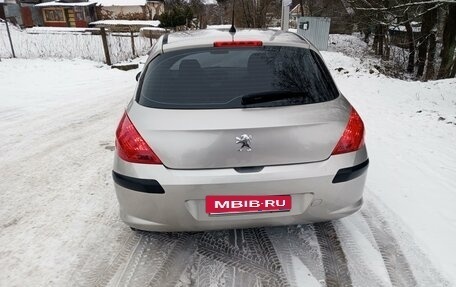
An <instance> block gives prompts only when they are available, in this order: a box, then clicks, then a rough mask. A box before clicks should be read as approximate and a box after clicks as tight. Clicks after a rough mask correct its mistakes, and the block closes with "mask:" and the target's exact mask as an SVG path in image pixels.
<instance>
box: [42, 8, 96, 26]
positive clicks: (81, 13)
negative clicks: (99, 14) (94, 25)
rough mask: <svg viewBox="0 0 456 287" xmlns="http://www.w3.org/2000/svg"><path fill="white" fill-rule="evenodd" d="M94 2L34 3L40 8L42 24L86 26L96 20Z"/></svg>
mask: <svg viewBox="0 0 456 287" xmlns="http://www.w3.org/2000/svg"><path fill="white" fill-rule="evenodd" d="M95 5H96V2H88V1H85V2H83V1H80V2H76V1H74V2H66V1H65V2H64V1H52V2H43V3H40V4H37V5H35V7H39V8H40V9H41V15H42V19H43V25H44V26H47V27H82V28H84V27H88V24H89V23H90V22H93V21H96V20H97V18H96V12H95Z"/></svg>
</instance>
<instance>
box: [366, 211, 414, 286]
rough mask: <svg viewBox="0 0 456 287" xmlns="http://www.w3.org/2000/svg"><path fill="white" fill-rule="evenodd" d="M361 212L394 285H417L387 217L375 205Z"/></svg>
mask: <svg viewBox="0 0 456 287" xmlns="http://www.w3.org/2000/svg"><path fill="white" fill-rule="evenodd" d="M361 214H362V216H363V217H364V219H365V220H366V222H367V224H368V225H369V228H370V230H371V232H372V234H373V236H374V238H375V241H376V242H377V245H378V248H379V250H380V253H381V255H382V258H383V261H384V263H385V267H386V270H387V271H388V275H389V278H390V280H391V284H392V285H393V286H417V282H416V280H415V277H414V275H413V273H412V270H411V269H410V265H409V263H408V262H407V259H406V258H405V256H404V253H403V252H402V250H401V248H400V246H399V244H398V242H397V240H396V239H395V238H394V236H393V235H392V232H391V229H390V227H389V225H388V223H387V222H386V221H385V219H384V218H382V217H381V216H380V215H379V213H378V212H377V211H375V209H374V208H373V207H371V208H370V212H366V211H365V210H362V211H361Z"/></svg>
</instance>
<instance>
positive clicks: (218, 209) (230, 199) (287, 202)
mask: <svg viewBox="0 0 456 287" xmlns="http://www.w3.org/2000/svg"><path fill="white" fill-rule="evenodd" d="M289 210H291V196H290V195H208V196H206V213H208V214H233V213H252V212H278V211H289Z"/></svg>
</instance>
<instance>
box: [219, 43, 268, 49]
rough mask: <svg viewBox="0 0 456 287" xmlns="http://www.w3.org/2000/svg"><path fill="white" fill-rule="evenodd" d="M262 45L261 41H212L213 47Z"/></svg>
mask: <svg viewBox="0 0 456 287" xmlns="http://www.w3.org/2000/svg"><path fill="white" fill-rule="evenodd" d="M259 46H263V42H262V41H217V42H214V47H216V48H223V47H259Z"/></svg>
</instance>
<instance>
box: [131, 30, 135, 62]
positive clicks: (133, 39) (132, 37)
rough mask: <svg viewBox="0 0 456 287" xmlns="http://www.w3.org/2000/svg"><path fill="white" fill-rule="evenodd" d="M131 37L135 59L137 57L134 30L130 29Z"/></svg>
mask: <svg viewBox="0 0 456 287" xmlns="http://www.w3.org/2000/svg"><path fill="white" fill-rule="evenodd" d="M130 35H131V50H132V51H133V57H136V52H135V37H134V36H133V30H132V29H131V27H130Z"/></svg>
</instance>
